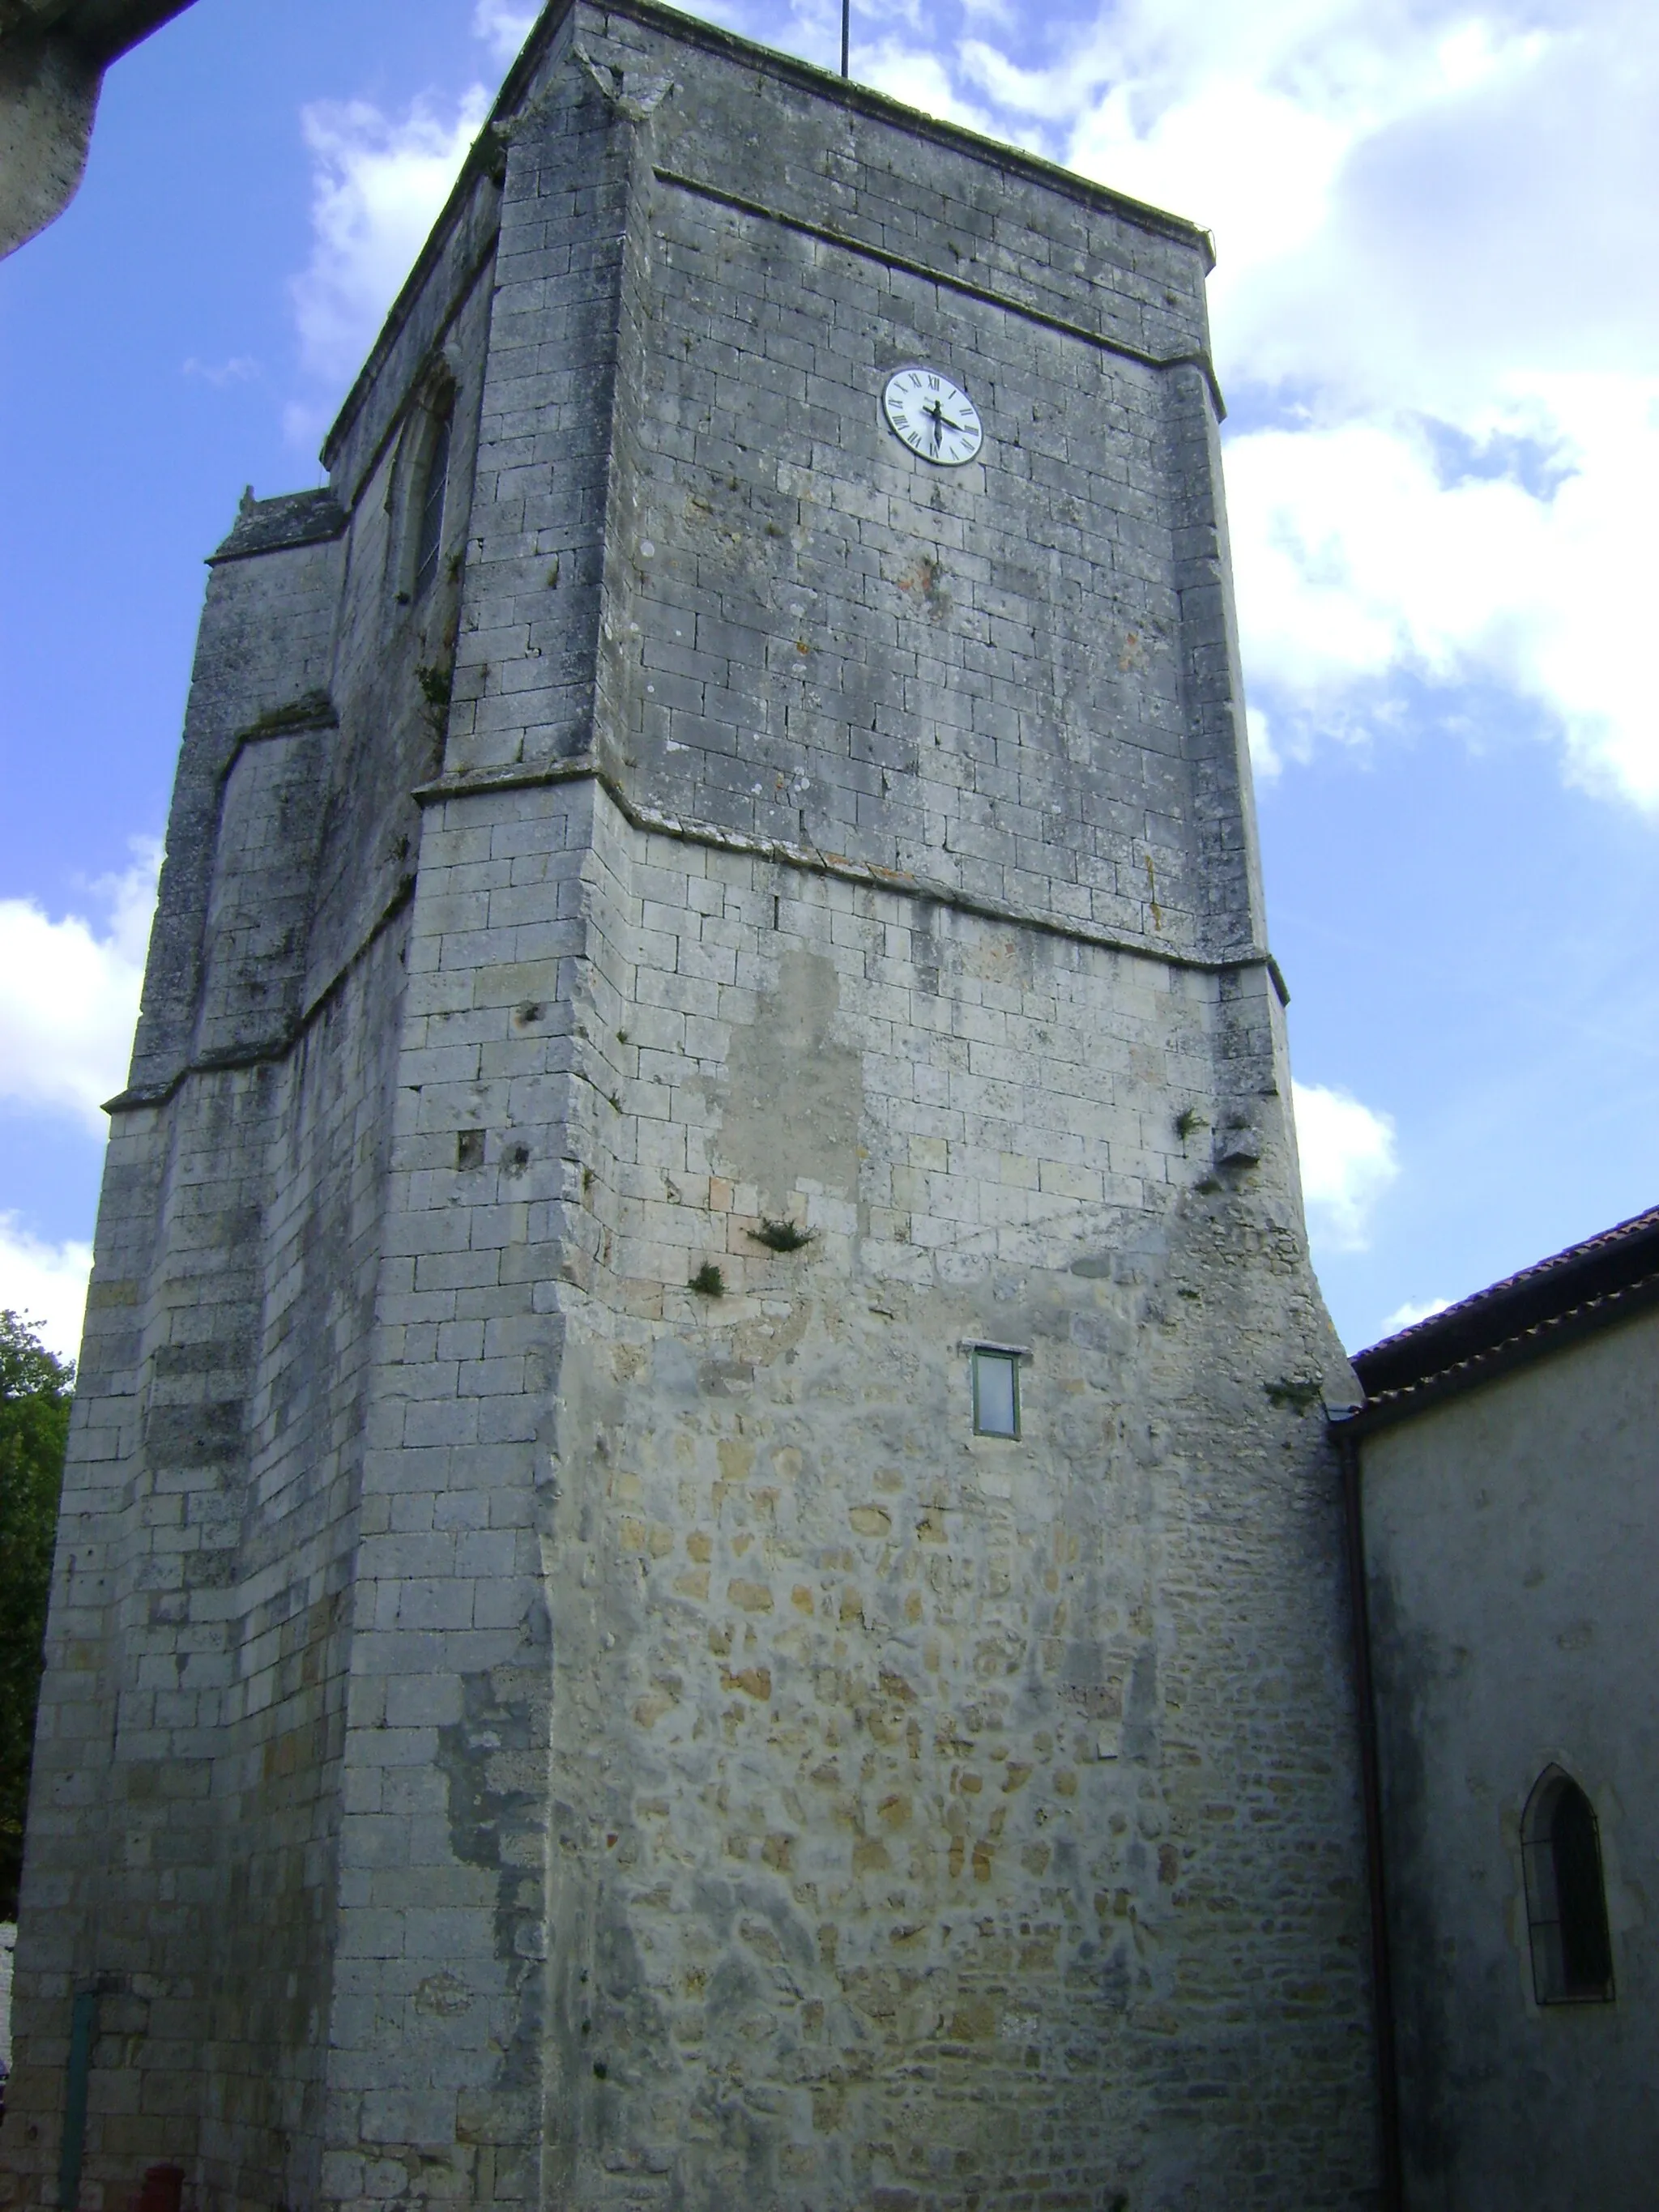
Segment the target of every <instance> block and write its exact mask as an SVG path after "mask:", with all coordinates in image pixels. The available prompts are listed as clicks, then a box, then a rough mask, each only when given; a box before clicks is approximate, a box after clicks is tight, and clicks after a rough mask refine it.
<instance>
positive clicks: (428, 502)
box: [415, 394, 455, 599]
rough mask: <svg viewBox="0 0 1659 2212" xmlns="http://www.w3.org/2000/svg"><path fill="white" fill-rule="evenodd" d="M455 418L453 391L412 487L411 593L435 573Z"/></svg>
mask: <svg viewBox="0 0 1659 2212" xmlns="http://www.w3.org/2000/svg"><path fill="white" fill-rule="evenodd" d="M454 419H455V401H454V397H453V394H451V395H450V397H449V398H447V399H446V400H445V401H444V403H443V408H442V411H441V413H439V414H438V415H437V416H436V418H435V422H434V424H433V428H432V432H431V435H430V438H429V440H428V442H427V447H426V453H425V455H424V457H423V465H422V468H421V471H420V474H419V477H418V478H417V480H416V489H415V502H416V504H415V596H416V599H418V598H419V597H420V595H421V593H422V592H423V591H425V589H426V587H427V586H428V584H429V583H430V582H431V581H432V579H433V578H434V576H435V575H436V574H437V573H438V556H439V555H440V554H441V552H442V550H443V544H444V494H445V492H446V490H447V488H448V483H449V434H450V428H451V426H452V425H453V422H454Z"/></svg>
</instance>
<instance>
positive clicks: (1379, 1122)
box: [1291, 1083, 1400, 1252]
mask: <svg viewBox="0 0 1659 2212" xmlns="http://www.w3.org/2000/svg"><path fill="white" fill-rule="evenodd" d="M1291 1087H1292V1089H1293V1091H1294V1092H1295V1102H1294V1103H1295V1107H1296V1139H1297V1152H1298V1153H1299V1154H1300V1157H1301V1161H1302V1194H1303V1197H1304V1200H1305V1201H1306V1204H1307V1208H1308V1230H1309V1235H1310V1238H1311V1240H1312V1242H1313V1243H1314V1244H1315V1245H1316V1246H1317V1245H1319V1244H1321V1243H1322V1244H1324V1245H1326V1246H1327V1247H1328V1249H1330V1250H1332V1251H1335V1252H1363V1251H1364V1249H1365V1247H1366V1245H1367V1244H1368V1243H1369V1242H1370V1222H1371V1216H1372V1213H1373V1212H1375V1210H1376V1205H1377V1202H1378V1200H1380V1199H1381V1198H1382V1196H1383V1193H1384V1192H1385V1191H1386V1190H1387V1189H1388V1188H1389V1185H1390V1184H1391V1183H1392V1182H1394V1181H1395V1178H1396V1177H1397V1176H1398V1175H1399V1173H1400V1163H1399V1161H1398V1159H1397V1158H1395V1142H1394V1123H1393V1121H1391V1120H1390V1119H1389V1116H1388V1115H1386V1114H1379V1113H1376V1112H1375V1111H1374V1110H1373V1109H1371V1108H1370V1107H1369V1106H1362V1105H1361V1103H1359V1101H1358V1099H1357V1098H1352V1097H1349V1095H1348V1093H1347V1092H1346V1091H1333V1090H1328V1089H1327V1088H1326V1087H1325V1086H1324V1085H1322V1084H1318V1083H1297V1084H1295V1085H1292V1086H1291Z"/></svg>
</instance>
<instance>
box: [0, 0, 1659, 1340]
mask: <svg viewBox="0 0 1659 2212" xmlns="http://www.w3.org/2000/svg"><path fill="white" fill-rule="evenodd" d="M708 12H709V13H710V14H711V15H714V16H715V17H716V19H717V20H719V21H722V22H725V23H727V24H729V25H730V26H731V27H733V28H735V29H737V30H739V31H743V32H746V33H750V34H752V35H757V36H764V37H766V38H767V39H768V40H770V41H771V42H772V43H773V44H775V45H781V46H786V47H787V48H788V49H790V50H791V51H793V52H796V53H799V54H801V55H804V56H805V57H807V58H811V59H814V60H817V61H820V62H826V63H828V62H829V61H831V60H832V59H833V56H834V52H835V48H836V38H837V19H836V17H835V16H834V15H832V13H831V11H830V9H829V8H828V7H825V6H823V5H820V4H818V0H795V4H793V5H791V4H789V0H770V4H769V5H767V6H765V7H763V6H762V5H761V4H760V0H721V4H720V6H718V7H716V8H711V9H709V10H708ZM528 21H529V15H528V11H527V10H525V9H521V8H518V7H516V6H514V5H513V4H512V0H197V5H196V6H195V7H194V8H193V9H191V11H190V12H189V13H188V14H187V15H185V16H184V17H183V18H182V19H181V20H180V21H178V22H176V23H175V24H173V25H172V26H171V27H168V28H167V30H165V31H164V32H162V33H160V34H159V35H158V36H157V37H155V39H154V40H151V41H150V42H149V44H148V45H147V46H144V47H143V48H141V49H140V50H139V51H138V52H137V53H135V54H134V55H132V56H131V57H130V58H128V59H126V60H125V61H123V62H122V63H120V64H118V66H117V68H116V69H115V70H114V71H113V72H112V76H111V77H110V79H109V81H108V83H107V85H106V90H105V94H104V102H103V108H102V112H101V113H100V119H99V126H98V134H97V137H96V139H95V141H94V149H93V155H92V161H91V167H90V170H89V173H88V180H87V184H86V186H85V189H84V190H83V191H82V195H81V197H80V198H79V199H78V201H77V202H76V204H75V205H74V207H73V208H72V209H71V210H70V213H69V215H68V216H66V217H65V218H64V220H63V221H62V222H60V223H58V225H57V226H56V227H55V228H53V229H52V230H50V231H48V232H47V233H46V234H44V235H43V236H42V237H41V238H40V239H39V240H36V241H35V242H34V243H33V244H32V245H30V246H27V247H26V248H25V249H24V250H23V251H22V252H21V253H19V254H17V255H15V257H14V258H12V259H11V260H10V261H9V262H6V263H4V264H0V421H3V422H4V423H5V424H6V426H7V435H5V437H4V439H3V441H0V563H3V573H0V652H3V664H0V665H3V667H4V669H5V671H6V678H7V680H6V684H5V687H4V692H3V696H0V793H3V805H0V1305H6V1304H12V1305H20V1304H21V1305H23V1306H25V1307H27V1308H28V1309H29V1310H32V1311H33V1313H34V1314H36V1315H37V1316H40V1318H41V1319H42V1320H43V1321H44V1322H45V1323H46V1333H47V1334H48V1337H49V1339H50V1340H52V1341H54V1342H55V1343H57V1344H58V1346H61V1347H63V1348H64V1349H66V1350H70V1349H72V1348H73V1344H74V1340H75V1337H76V1334H77V1330H78V1314H79V1301H80V1298H81V1295H82V1285H83V1280H84V1273H85V1267H86V1264H87V1256H88V1254H87V1242H88V1238H89V1237H90V1234H91V1228H92V1220H93V1214H94V1207H95V1203H96V1193H97V1182H98V1176H99V1171H100V1140H101V1133H102V1129H103V1119H102V1116H101V1115H100V1112H99V1110H98V1105H99V1101H100V1099H102V1098H103V1097H107V1096H108V1095H109V1094H110V1093H111V1092H112V1091H114V1090H116V1089H117V1088H118V1087H119V1085H120V1083H121V1082H122V1080H123V1079H124V1075H125V1060H126V1053H127V1045H128V1040H129V1037H130V1035H131V1022H132V1014H133V1008H134V1005H135V1002H136V996H137V984H138V979H139V975H140V972H141V969H142V965H143V944H144V937H145V932H146V928H147V926H148V915H149V901H150V896H151V890H152V885H153V881H154V872H155V861H156V854H157V851H158V840H159V838H160V836H161V831H162V829H163V828H164V825H165V818H166V807H167V789H168V783H169V779H170V776H171V772H172V765H173V753H174V750H175V748H176V745H177V742H178V731H179V718H180V714H181V709H182V705H183V699H184V692H185V683H186V679H187V675H188V670H189V661H190V653H191V641H192V637H193V633H194V629H195V624H196V620H197V611H198V608H199V604H200V597H201V592H202V585H203V571H202V568H201V566H200V562H201V558H202V556H203V555H204V554H205V553H206V552H207V551H209V550H210V549H211V548H212V546H213V545H214V544H216V542H217V541H218V540H219V538H222V536H223V534H224V532H225V531H226V530H227V528H228V526H229V524H230V521H231V519H232V517H233V515H234V509H235V504H236V500H237V496H238V495H239V494H240V490H241V489H242V486H243V485H244V484H245V483H248V482H250V481H251V482H252V483H253V484H254V485H255V486H256V488H257V489H258V492H259V493H260V494H261V495H268V494H270V493H273V492H277V491H284V490H289V489H295V488H296V487H298V486H301V485H304V484H308V483H316V482H319V480H320V475H319V470H318V468H317V465H316V462H315V459H314V455H315V451H316V447H317V444H318V441H319V437H320V435H321V432H322V429H323V428H324V427H325V425H326V423H327V422H328V420H329V418H330V416H331V413H332V410H333V408H334V406H335V404H337V400H338V398H339V397H340V396H341V394H342V393H343V391H344V389H345V387H346V385H347V383H348V382H349V378H350V374H351V372H352V370H353V368H355V366H356V362H357V361H358V359H359V357H360V356H361V355H362V351H363V349H365V347H366V346H367V344H368V341H369V340H370V338H371V337H372V336H373V334H374V329H375V327H376V325H377V324H378V320H379V318H380V313H382V311H383V309H384V307H385V306H386V302H387V301H389V299H390V298H391V295H392V292H393V291H394V290H395V289H396V286H397V283H398V280H399V278H400V277H401V276H402V274H403V272H404V269H405V268H406V266H407V264H408V263H409V261H410V258H411V257H412V255H413V253H414V252H415V250H416V246H418V244H419V242H420V240H421V239H422V236H423V234H424V233H425V230H426V228H427V226H428V222H430V220H431V217H432V215H433V214H434V213H435V210H436V209H437V207H438V205H439V204H440V203H441V199H442V197H443V195H444V191H445V190H446V187H447V182H448V179H449V178H450V176H451V175H452V173H453V169H454V167H455V165H456V163H457V161H459V156H460V155H461V153H462V151H463V150H464V149H465V144H466V143H467V142H468V140H469V138H470V137H471V134H472V132H473V131H475V130H476V129H477V125H478V123H479V121H480V119H481V118H482V117H483V113H484V112H485V110H486V108H487V106H488V103H489V98H490V96H491V94H492V91H493V88H494V86H495V82H497V80H498V78H499V76H500V74H501V70H502V69H503V68H504V67H505V65H506V63H507V60H508V59H510V58H511V55H512V53H513V51H514V49H515V47H516V46H517V43H518V41H519V40H520V37H521V36H522V34H523V32H524V30H525V29H526V27H527V24H528ZM854 74H855V75H857V76H860V77H862V78H863V79H864V80H865V81H866V82H869V83H872V84H874V85H877V86H878V87H879V88H882V89H883V90H884V91H887V92H890V93H893V94H896V95H897V96H899V97H900V98H902V99H905V100H912V101H914V102H915V103H916V104H917V105H918V106H923V107H927V108H928V109H931V110H932V111H933V112H936V113H939V114H945V115H949V116H951V117H954V118H957V120H959V121H962V122H963V123H966V124H969V125H972V126H973V127H975V128H976V129H979V130H981V131H987V132H990V133H992V134H993V135H995V136H997V137H1003V138H1006V139H1010V140H1013V141H1016V142H1018V143H1020V144H1023V145H1025V146H1029V147H1030V148H1032V149H1034V150H1036V152H1039V153H1041V154H1043V155H1048V156H1049V157H1051V158H1053V159H1054V160H1057V161H1065V162H1067V163H1069V164H1071V165H1072V166H1073V167H1076V168H1078V169H1079V170H1081V171H1083V172H1084V173H1085V174H1087V175H1089V176H1091V177H1096V178H1098V179H1101V180H1102V181H1103V182H1104V183H1107V184H1109V185H1115V186H1118V187H1120V188H1121V189H1124V190H1127V191H1131V192H1133V193H1135V194H1138V195H1139V196H1140V197H1143V198H1146V199H1150V200H1153V201H1156V202H1159V203H1161V204H1164V205H1166V206H1169V207H1171V208H1174V209H1176V210H1178V211H1179V212H1181V213H1182V214H1184V215H1187V216H1192V217H1194V218H1195V219H1196V220H1198V221H1199V222H1203V223H1206V224H1207V225H1208V226H1209V227H1210V228H1212V230H1213V232H1214V234H1215V237H1216V241H1217V246H1218V254H1219V263H1218V268H1217V270H1216V274H1215V276H1214V277H1213V279H1212V289H1211V307H1212V316H1213V320H1214V327H1215V343H1216V351H1217V356H1218V368H1219V371H1220V374H1221V379H1222V382H1223V385H1224V386H1225V390H1226V392H1227V394H1228V399H1229V404H1230V408H1231V415H1230V419H1229V422H1228V426H1227V469H1228V490H1229V501H1230V505H1231V515H1232V525H1233V534H1234V546H1235V557H1236V562H1237V575H1238V592H1239V601H1240V608H1241V615H1242V620H1243V635H1244V655H1245V669H1246V675H1247V678H1248V682H1249V696H1250V708H1251V721H1252V742H1253V745H1254V749H1255V755H1256V763H1257V780H1258V791H1259V798H1260V805H1261V825H1262V837H1263V843H1264V850H1265V859H1266V865H1267V894H1268V908H1269V919H1270V923H1271V930H1272V936H1273V943H1274V945H1275V947H1276V950H1277V951H1278V954H1279V959H1280V962H1281V963H1282V964H1283V966H1284V968H1285V971H1286V974H1287V975H1288V977H1289V980H1290V982H1291V990H1292V992H1293V994H1294V998H1293V1004H1292V1006H1291V1043H1292V1050H1293V1053H1294V1056H1295V1061H1296V1067H1297V1107H1298V1115H1299V1121H1300V1127H1301V1140H1302V1150H1303V1159H1304V1175H1305V1178H1306V1182H1307V1188H1308V1196H1309V1201H1310V1208H1309V1211H1310V1227H1311V1230H1312V1232H1313V1238H1314V1246H1315V1252H1316V1258H1317V1260H1318V1262H1319V1267H1320V1273H1321V1278H1322V1282H1323V1284H1324V1286H1325V1291H1326V1295H1327V1297H1328V1301H1329V1303H1330V1305H1331V1309H1332V1311H1333V1313H1334V1316H1335V1318H1336V1321H1337V1324H1338V1326H1339V1328H1340V1330H1341V1331H1342V1334H1343V1335H1344V1337H1345V1339H1346V1341H1347V1342H1348V1344H1349V1345H1350V1346H1359V1345H1362V1344H1365V1343H1368V1342H1370V1341H1371V1340H1373V1339H1375V1338H1376V1337H1377V1336H1379V1335H1381V1334H1383V1333H1384V1332H1385V1331H1386V1330H1388V1329H1389V1328H1392V1327H1398V1326H1399V1325H1400V1324H1401V1322H1402V1321H1403V1320H1407V1319H1410V1318H1412V1317H1413V1316H1415V1315H1416V1314H1418V1313H1419V1312H1422V1311H1425V1310H1428V1309H1430V1308H1431V1306H1432V1305H1433V1304H1434V1303H1435V1302H1437V1301H1440V1300H1444V1299H1447V1298H1454V1297H1461V1296H1463V1295H1464V1294H1466V1293H1467V1292H1468V1291H1472V1290H1475V1289H1478V1288H1479V1287H1480V1285H1483V1284H1484V1283H1486V1282H1488V1281H1491V1280H1492V1279H1494V1278H1495V1277H1497V1276H1498V1275H1500V1274H1503V1273H1507V1272H1509V1271H1510V1270H1511V1269H1513V1268H1514V1267H1519V1266H1522V1265H1524V1264H1526V1263H1527V1262H1528V1261H1531V1260H1533V1259H1536V1258H1539V1257H1541V1256H1542V1255H1544V1254H1546V1253H1547V1252H1549V1251H1553V1250H1554V1249H1558V1248H1559V1246H1561V1245H1562V1244H1565V1243H1570V1242H1571V1241H1572V1240H1574V1239H1575V1238H1577V1237H1583V1236H1587V1235H1589V1234H1591V1233H1592V1232H1594V1231H1596V1230H1598V1229H1601V1228H1603V1227H1605V1226H1607V1225H1609V1224H1610V1223H1612V1222H1613V1221H1614V1220H1617V1219H1619V1218H1622V1217H1623V1216H1625V1215H1627V1214H1630V1213H1632V1212H1636V1211H1638V1209H1640V1208H1641V1207H1643V1206H1646V1205H1649V1204H1650V1203H1652V1202H1654V1201H1655V1200H1659V1176H1656V1173H1655V1149H1656V1147H1655V1135H1656V1126H1659V1124H1656V1111H1655V1109H1656V1094H1659V1024H1656V1013H1659V1004H1656V1001H1659V981H1656V969H1655V961H1654V957H1653V948H1654V945H1655V942H1656V924H1659V878H1656V869H1655V860H1656V857H1659V707H1656V689H1655V686H1654V684H1653V683H1652V681H1651V680H1650V676H1649V671H1648V662H1649V660H1650V658H1651V654H1652V645H1651V641H1652V640H1653V639H1654V637H1655V636H1656V635H1659V622H1656V618H1655V616H1654V614H1653V613H1652V611H1650V602H1651V601H1652V600H1653V599H1654V597H1655V585H1656V578H1655V567H1656V562H1655V556H1654V551H1653V531H1652V526H1651V522H1650V517H1651V516H1652V515H1653V514H1654V513H1656V512H1659V343H1656V340H1659V293H1656V289H1655V287H1654V285H1653V283H1652V281H1651V272H1650V266H1649V264H1650V253H1651V242H1650V236H1649V232H1650V224H1651V219H1652V210H1653V209H1654V207H1655V205H1656V204H1659V191H1656V185H1659V11H1655V10H1654V9H1652V8H1651V7H1650V6H1641V5H1635V4H1628V5H1627V4H1623V3H1622V0H1535V4H1530V5H1528V4H1522V3H1521V0H1515V4H1509V0H1493V4H1489V5H1477V6H1463V5H1458V4H1450V0H1447V4H1441V0H1251V4H1250V5H1249V6H1245V5H1242V4H1240V0H1121V4H1119V3H1118V0H1049V4H1047V5H1045V6H1044V7H1042V8H1041V9H1039V8H1036V7H1035V6H1031V5H1029V4H1020V3H1019V0H932V4H928V5H925V6H924V5H923V4H921V0H889V4H885V5H882V6H877V5H875V4H873V0H854ZM1644 641H1647V642H1644Z"/></svg>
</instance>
